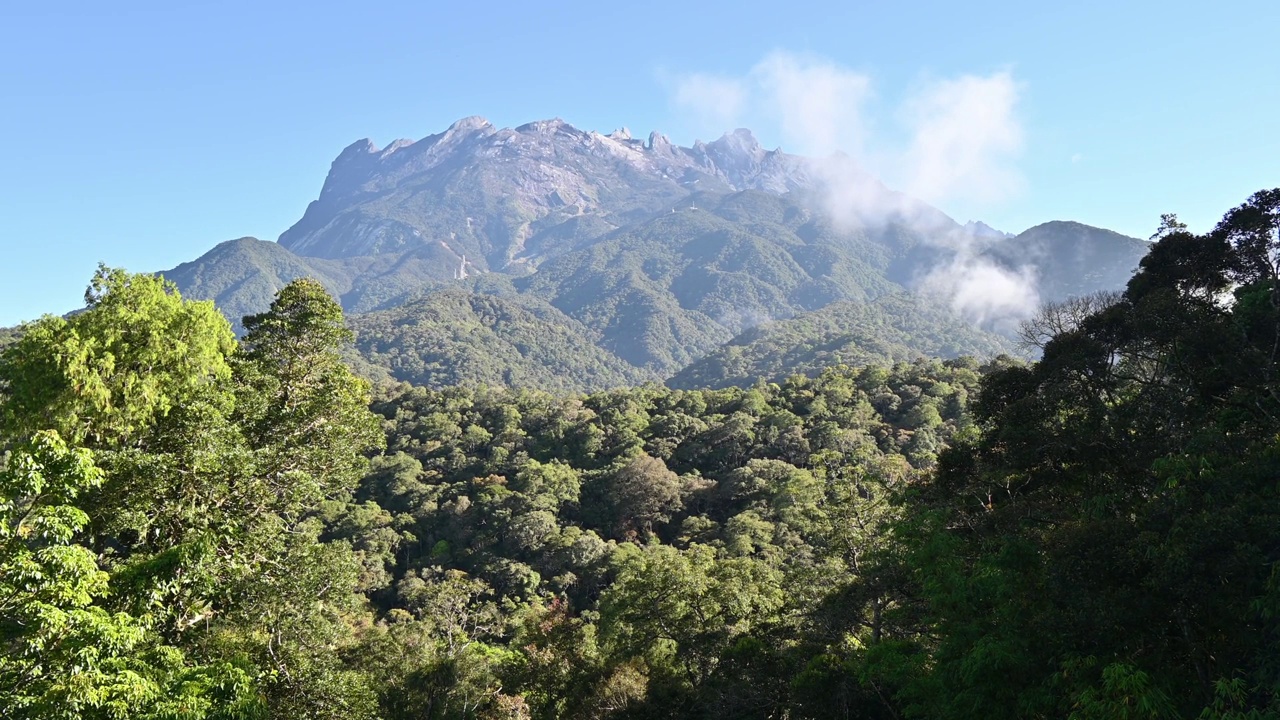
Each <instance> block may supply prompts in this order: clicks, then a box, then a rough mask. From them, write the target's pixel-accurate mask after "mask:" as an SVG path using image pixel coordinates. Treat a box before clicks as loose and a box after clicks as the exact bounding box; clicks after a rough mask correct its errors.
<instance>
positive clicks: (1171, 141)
mask: <svg viewBox="0 0 1280 720" xmlns="http://www.w3.org/2000/svg"><path fill="white" fill-rule="evenodd" d="M889 5H892V6H893V7H889ZM1118 6H1119V7H1118ZM779 57H781V58H784V59H788V60H789V61H793V62H798V63H800V64H801V65H802V66H803V67H805V68H809V69H813V68H818V69H823V68H825V69H828V70H831V71H832V72H834V73H836V74H837V75H840V76H841V77H846V76H847V77H851V78H860V79H862V80H865V85H866V87H865V88H864V89H865V93H864V95H863V96H861V99H860V100H859V104H858V107H857V109H856V118H855V119H856V122H857V123H859V124H860V125H862V126H864V129H867V132H866V133H864V135H865V137H864V141H863V146H862V147H861V148H860V150H859V152H864V153H866V155H867V158H868V164H869V165H870V166H872V167H873V169H876V170H877V171H883V172H884V174H886V175H890V176H893V175H894V172H895V170H896V169H897V168H896V159H898V158H903V157H906V155H905V154H904V153H906V152H907V150H906V148H907V147H908V145H909V144H910V132H911V128H912V127H916V128H917V130H918V128H919V126H920V125H919V123H918V122H916V121H917V120H918V117H917V116H916V115H913V113H916V111H917V110H918V109H919V106H920V98H922V97H925V98H929V97H934V96H935V95H936V93H934V94H933V95H931V94H930V93H932V92H933V91H935V90H937V89H938V88H946V87H952V86H951V85H948V83H953V82H957V81H958V79H961V78H966V77H968V78H976V79H991V78H1000V79H1002V81H1003V82H1004V85H1003V86H1002V87H1004V88H1005V89H1006V90H1009V91H1010V92H1012V95H1009V94H1006V95H1003V96H1001V97H1002V98H1003V100H1005V101H1007V107H1005V108H1004V110H1005V111H1006V112H1005V113H1004V115H1002V116H1001V117H1000V118H997V119H998V120H999V121H1000V123H1003V124H999V123H998V124H997V126H996V127H997V130H998V133H997V134H1000V133H1003V132H1005V131H1006V130H1010V129H1012V130H1013V131H1016V133H1017V135H1018V137H1019V138H1020V141H1019V142H1017V143H1016V144H1015V145H1016V146H1005V147H1001V148H996V155H998V157H996V158H994V160H992V162H994V163H995V169H996V170H999V171H1000V173H1002V176H1003V177H1005V178H1006V179H1011V180H1012V182H1010V183H1006V185H1007V187H1004V188H1003V189H1002V190H1001V191H1000V192H998V193H992V194H990V195H987V196H982V197H972V196H966V195H965V194H963V193H960V194H955V193H952V194H948V193H946V192H942V193H940V194H939V196H938V197H930V198H928V199H930V200H932V201H934V202H936V203H937V204H938V205H939V207H941V208H942V209H943V210H944V211H946V212H948V213H949V214H951V215H952V216H953V217H956V218H957V219H958V220H960V221H962V222H963V221H964V220H967V219H970V218H980V219H983V220H986V221H987V222H989V223H990V224H992V225H994V226H996V227H1000V228H1001V229H1005V230H1011V231H1020V230H1023V229H1025V228H1026V227H1029V226H1031V225H1034V224H1037V223H1039V222H1043V221H1046V220H1051V219H1074V220H1079V221H1081V222H1085V223H1089V224H1092V225H1098V226H1103V227H1109V228H1112V229H1115V230H1118V231H1121V232H1125V233H1128V234H1132V235H1138V236H1142V237H1145V236H1147V235H1149V234H1150V233H1151V232H1152V231H1153V230H1154V227H1155V226H1156V224H1157V222H1158V219H1159V215H1160V213H1162V212H1176V213H1178V214H1179V215H1180V216H1181V217H1182V218H1183V220H1184V221H1186V222H1188V223H1190V224H1191V226H1192V228H1193V229H1207V228H1208V227H1209V226H1211V225H1212V223H1213V222H1214V221H1215V220H1216V219H1217V218H1218V217H1220V216H1221V214H1222V212H1223V211H1225V210H1226V209H1228V208H1230V207H1232V206H1234V205H1236V204H1239V203H1240V202H1241V201H1243V200H1244V199H1245V197H1247V196H1248V195H1249V194H1250V193H1252V192H1253V191H1255V190H1258V189H1261V188H1263V187H1274V186H1277V185H1280V139H1278V138H1280V133H1277V129H1278V128H1280V82H1277V79H1276V73H1277V70H1278V69H1280V3H1277V2H1275V1H1274V0H1268V1H1262V0H1258V1H1256V2H1254V1H1245V0H1237V1H1231V0H1224V1H1222V2H1218V3H1190V2H1184V3H1179V2H1170V1H1168V0H1165V1H1163V2H1127V3H1117V2H1115V0H1112V1H1111V2H1105V3H1104V2H1075V3H1056V4H1049V3H1027V2H982V1H979V0H971V1H970V2H965V3H951V2H916V3H909V2H903V3H883V2H875V3H870V2H866V3H864V2H848V1H845V2H805V1H804V0H789V1H788V2H785V3H780V2H776V0H774V1H772V2H736V3H732V4H730V3H716V4H714V5H713V4H710V3H702V4H698V3H689V2H663V1H658V2H649V3H642V4H621V3H598V2H593V3H571V2H559V3H531V2H527V1H521V2H512V3H506V2H496V3H487V4H466V3H431V2H422V1H421V0H420V1H419V2H365V3H361V4H360V6H359V7H357V5H356V4H355V3H332V2H325V1H324V0H312V1H311V2H306V3H300V2H298V3H294V2H289V3H286V2H264V1H262V0H259V1H257V2H240V1H237V0H229V1H220V2H213V1H210V0H195V1H191V2H178V3H175V2H172V0H169V1H167V2H150V1H147V2H131V1H130V0H121V1H120V2H117V3H97V2H61V1H59V0H40V1H38V2H35V1H30V0H26V1H24V0H10V1H9V2H6V3H4V4H3V6H2V7H0V92H2V93H3V103H2V104H0V137H3V142H4V143H5V148H4V149H3V151H0V152H2V157H3V161H0V250H2V251H3V254H2V255H0V258H2V259H0V325H9V324H13V323H15V322H17V321H19V320H23V319H31V318H34V317H37V316H39V315H40V314H42V313H44V312H63V311H66V310H69V309H72V308H74V307H75V306H77V304H78V302H79V298H80V295H81V293H82V291H83V288H84V285H85V283H86V281H87V280H88V278H89V275H90V274H91V273H92V271H93V268H94V266H95V265H96V263H97V262H98V261H100V260H101V261H105V262H106V263H108V264H110V265H116V266H124V267H127V268H129V269H131V270H160V269H165V268H168V267H171V266H173V265H176V264H177V263H180V262H183V261H186V260H190V259H193V258H195V257H197V256H199V255H200V254H201V253H203V252H204V251H205V250H207V249H208V248H210V247H212V246H213V245H214V244H216V243H217V242H220V241H222V240H227V239H231V238H235V237H241V236H244V235H254V236H257V237H261V238H266V239H274V238H275V237H276V236H277V235H278V234H279V233H280V232H281V231H283V230H284V229H285V228H286V227H288V226H289V225H290V224H292V223H293V222H294V221H295V220H296V219H297V218H298V217H300V216H301V214H302V211H303V209H304V208H305V207H306V204H307V202H308V201H310V200H311V199H313V198H314V197H315V196H316V195H317V193H318V192H319V189H320V185H321V183H322V182H323V180H324V175H325V173H326V171H327V170H328V166H329V163H330V162H331V161H332V159H333V158H334V157H335V156H336V155H337V153H338V152H339V151H340V150H341V149H342V148H343V147H345V146H346V145H348V144H349V143H351V142H352V141H354V140H356V139H359V138H363V137H370V138H372V139H373V140H374V141H375V142H377V143H378V144H380V145H384V144H386V143H388V142H390V141H391V140H393V139H395V138H398V137H410V138H419V137H423V136H425V135H429V134H431V133H434V132H438V131H440V130H441V129H443V128H444V127H446V126H447V125H448V124H449V123H451V122H453V121H454V120H456V119H458V118H460V117H463V116H467V115H483V116H485V117H487V118H489V119H490V120H492V121H493V122H494V123H496V124H498V125H515V124H519V123H523V122H527V121H529V120H533V119H540V118H547V117H553V116H559V117H562V118H564V119H566V120H568V121H569V122H571V123H573V124H575V125H577V126H579V127H582V128H584V129H595V130H600V131H603V132H608V131H610V130H613V129H614V128H616V127H620V126H623V125H625V126H628V127H630V128H631V129H632V131H633V132H635V133H637V134H639V133H641V132H647V131H648V130H650V129H659V130H662V131H664V132H666V133H667V134H668V135H670V136H671V138H672V139H673V140H675V141H677V142H680V143H682V144H687V143H689V142H691V141H692V140H693V139H694V137H695V136H701V137H704V138H708V136H710V135H718V134H719V133H718V132H716V131H713V130H710V129H709V123H710V122H712V121H714V120H716V119H721V120H725V121H730V120H733V121H738V120H742V121H749V120H752V119H753V118H757V115H753V114H752V113H751V112H750V110H749V109H746V110H743V111H742V112H741V113H739V114H737V116H734V117H731V115H732V114H730V113H725V115H724V117H723V118H717V117H715V116H714V114H713V115H712V116H708V115H707V113H706V112H701V111H699V109H698V108H697V107H694V106H693V105H691V104H690V103H689V102H686V100H687V99H688V98H687V97H684V98H683V99H682V97H683V96H682V95H681V93H680V91H681V89H682V88H686V89H687V88H689V87H692V86H691V85H690V84H689V80H690V78H711V79H714V80H716V81H717V82H720V83H721V84H722V85H723V84H726V83H727V84H728V85H730V86H733V87H739V88H741V87H746V88H748V91H747V92H748V94H750V93H751V92H754V91H752V90H750V87H751V85H752V83H756V84H757V85H758V84H759V83H760V82H761V80H760V79H761V77H762V75H761V70H760V69H761V68H762V67H767V65H768V63H769V62H770V58H772V59H774V60H776V59H777V58H779ZM694 86H696V83H695V84H694ZM757 100H760V101H762V102H767V98H763V99H761V98H757ZM759 104H760V103H759V102H758V103H757V105H759ZM695 105H696V103H695ZM913 108H914V109H913ZM702 110H704V111H705V110H706V108H703V109H702ZM836 117H838V118H839V117H845V116H844V115H837V116H836ZM913 118H915V119H913ZM758 119H760V121H761V122H760V126H759V127H755V128H754V129H756V130H757V134H758V135H759V136H760V139H761V141H762V142H763V143H764V144H765V145H766V146H768V147H774V146H779V145H781V146H783V147H784V149H789V150H790V149H801V148H798V147H797V145H804V144H805V139H804V138H802V137H798V136H797V130H796V128H795V127H792V128H791V129H790V130H788V129H787V128H786V127H783V124H782V123H781V122H780V121H778V118H773V119H772V120H773V122H771V120H770V118H769V117H766V116H764V115H759V117H758ZM913 122H915V123H916V124H915V125H912V123H913ZM926 127H927V126H926ZM721 129H729V128H727V127H726V128H721ZM803 129H804V128H803V127H802V128H801V131H803ZM708 139H709V138H708ZM988 139H991V138H988Z"/></svg>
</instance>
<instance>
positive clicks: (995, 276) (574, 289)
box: [164, 117, 1147, 390]
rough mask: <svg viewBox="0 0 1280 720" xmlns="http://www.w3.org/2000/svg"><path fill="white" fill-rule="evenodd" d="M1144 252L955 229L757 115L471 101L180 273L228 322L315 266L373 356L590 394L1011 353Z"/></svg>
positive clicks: (1071, 228) (455, 377) (1061, 233)
mask: <svg viewBox="0 0 1280 720" xmlns="http://www.w3.org/2000/svg"><path fill="white" fill-rule="evenodd" d="M851 192H852V193H854V195H851ZM1146 247H1147V244H1146V243H1145V242H1142V241H1139V240H1136V239H1133V238H1126V237H1123V236H1120V235H1117V234H1115V233H1111V232H1108V231H1105V230H1100V229H1097V228H1090V227H1087V226H1084V225H1080V224H1077V223H1069V222H1049V223H1045V224H1043V225H1040V226H1037V227H1035V228H1032V229H1030V230H1028V231H1026V232H1024V233H1022V234H1021V235H1018V236H1011V235H1009V234H1006V233H1002V232H999V231H996V230H993V229H991V228H989V227H987V226H986V225H984V224H982V223H975V222H970V223H968V224H967V225H963V226H962V225H960V224H958V223H956V222H955V221H953V220H952V219H951V218H949V217H947V216H946V215H945V214H944V213H942V212H941V211H939V210H937V209H936V208H934V207H931V206H930V205H928V204H926V203H924V202H922V201H919V200H917V199H914V198H912V197H910V196H908V195H905V194H903V193H900V192H895V191H892V190H890V189H888V188H886V187H885V186H884V185H883V184H881V183H880V182H879V181H877V180H876V179H875V178H873V177H871V176H869V175H868V174H866V173H865V171H863V170H862V169H861V168H859V167H858V166H857V165H856V164H855V163H854V162H853V161H852V160H851V159H849V158H847V157H844V156H839V155H836V156H832V157H825V158H808V157H801V156H796V155H791V154H787V153H784V152H782V151H780V150H766V149H764V148H762V147H761V146H760V144H759V143H758V142H757V141H756V139H755V137H754V136H753V135H752V133H751V132H750V131H749V130H747V129H738V130H735V131H732V132H729V133H726V134H725V135H724V136H723V137H721V138H720V139H718V140H715V141H713V142H709V143H703V142H696V143H694V145H693V146H692V147H679V146H676V145H674V144H672V143H671V142H670V141H668V140H667V139H666V137H664V136H663V135H662V134H660V133H657V132H653V133H650V134H649V135H648V136H647V137H646V138H644V139H640V138H634V137H632V136H631V135H630V133H629V132H628V131H626V130H625V129H624V130H619V131H616V132H613V133H610V134H607V135H605V134H601V133H598V132H590V131H584V130H580V129H578V128H575V127H573V126H571V125H569V124H568V123H565V122H563V121H561V120H544V121H537V122H532V123H528V124H526V125H521V126H519V127H517V128H514V129H507V128H497V127H494V126H493V125H492V124H490V123H489V122H488V121H486V120H484V119H482V118H478V117H470V118H464V119H462V120H459V121H458V122H456V123H454V124H453V125H451V126H450V127H449V128H448V129H446V130H445V131H443V132H441V133H438V134H434V135H431V136H428V137H426V138H423V139H421V140H418V141H409V140H397V141H395V142H392V143H390V144H389V145H388V146H387V147H385V148H379V147H377V146H376V145H374V144H373V143H372V142H371V141H369V140H362V141H359V142H356V143H354V144H352V145H351V146H349V147H347V148H346V149H345V150H343V151H342V152H341V153H340V154H339V155H338V157H337V158H336V159H335V160H334V162H333V165H332V167H331V169H330V172H329V175H328V177H327V178H326V179H325V182H324V185H323V188H322V190H321V192H320V196H319V198H318V199H316V200H315V201H313V202H312V203H311V204H310V205H309V206H308V207H307V209H306V212H305V213H304V214H303V216H302V218H301V219H299V220H298V222H297V223H295V224H294V225H293V226H292V227H291V228H289V229H288V230H287V231H285V232H284V233H283V234H282V235H281V237H280V239H279V242H278V243H270V242H263V241H258V240H254V239H251V238H244V239H240V240H236V241H231V242H228V243H224V244H222V245H219V246H218V247H216V248H214V249H213V250H211V251H210V252H209V253H207V254H205V255H204V256H202V257H201V258H199V259H197V260H194V261H192V262H190V263H186V264H183V265H180V266H178V267H176V268H174V269H173V270H170V271H167V272H165V273H164V275H165V276H166V277H167V278H169V279H171V280H173V281H175V282H176V283H177V284H178V286H179V288H180V289H181V290H182V291H183V293H184V295H185V296H188V297H193V298H207V299H212V300H214V301H215V302H216V303H217V304H218V306H219V307H220V308H221V309H222V311H223V312H224V313H225V314H226V315H227V316H228V318H230V319H232V321H233V322H238V319H239V318H240V317H242V316H244V315H246V314H251V313H255V312H260V311H262V310H263V309H264V308H265V307H266V306H267V304H268V303H269V302H270V300H271V298H272V297H273V295H274V293H275V291H276V290H277V289H279V288H280V287H282V286H283V285H284V284H285V283H287V282H288V281H290V280H292V279H294V278H298V277H306V276H310V277H315V278H317V279H318V280H320V281H321V282H322V283H324V285H325V287H326V288H328V289H329V291H330V292H332V293H333V294H334V295H335V297H338V298H339V299H340V301H341V302H342V304H343V306H344V309H345V310H346V311H347V312H348V313H349V323H350V325H351V327H352V328H353V329H354V330H355V331H356V347H357V349H358V350H359V352H360V354H361V355H362V356H363V358H364V359H365V360H366V361H368V362H369V363H370V366H371V367H380V368H383V369H384V370H386V371H389V372H390V374H391V375H392V376H393V377H396V378H398V379H401V380H406V381H411V382H414V383H418V384H424V385H427V386H432V387H440V386H445V385H452V384H456V383H459V382H481V383H492V384H506V385H515V386H534V387H543V388H549V389H566V390H584V389H586V390H590V389H598V388H603V387H612V386H617V385H624V384H633V383H636V382H640V381H645V380H663V379H665V378H669V377H672V376H673V375H676V374H677V373H682V374H681V375H680V376H678V377H682V378H692V377H696V378H698V380H697V382H698V383H700V384H703V385H708V386H718V385H722V384H726V383H747V384H750V383H751V382H754V381H755V380H757V379H761V378H764V379H780V378H781V377H784V376H786V375H788V374H790V373H792V372H807V373H813V372H817V371H819V370H820V369H821V368H822V367H823V366H826V365H829V364H833V363H838V362H859V363H860V362H866V361H870V360H899V359H908V358H911V357H918V356H921V355H930V356H944V357H954V356H958V355H962V354H972V355H978V356H982V357H990V356H994V355H996V354H998V353H1001V352H1009V351H1011V350H1012V345H1011V343H1010V342H1009V341H1008V340H1007V339H1006V337H1007V335H1008V334H1009V332H1010V331H1011V329H1012V328H1013V326H1014V325H1016V323H1017V322H1018V321H1019V320H1021V319H1023V318H1025V317H1026V316H1028V315H1029V314H1030V313H1031V312H1032V311H1034V309H1035V307H1036V306H1037V305H1038V304H1039V303H1041V302H1049V301H1056V300H1061V299H1064V298H1066V297H1069V296H1073V295H1081V294H1086V293H1089V292H1092V291H1095V290H1115V289H1118V288H1120V287H1122V286H1123V284H1124V282H1125V281H1126V280H1127V278H1128V277H1129V275H1130V274H1131V273H1132V271H1133V270H1134V268H1135V267H1136V266H1137V263H1138V260H1139V259H1140V258H1141V256H1142V254H1143V253H1144V252H1145V251H1146ZM762 325H763V326H764V327H762V328H760V331H759V332H758V331H757V330H756V328H757V326H762ZM1002 333H1003V335H1002ZM582 340H587V341H588V342H582ZM730 357H731V358H732V360H730V359H729V358H730ZM704 359H705V360H706V362H707V363H710V364H709V365H707V364H705V363H704V364H703V365H701V366H698V367H694V364H695V363H698V362H700V361H703V360H704ZM673 382H680V383H683V382H686V381H685V380H673Z"/></svg>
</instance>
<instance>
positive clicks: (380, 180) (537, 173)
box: [280, 117, 814, 279]
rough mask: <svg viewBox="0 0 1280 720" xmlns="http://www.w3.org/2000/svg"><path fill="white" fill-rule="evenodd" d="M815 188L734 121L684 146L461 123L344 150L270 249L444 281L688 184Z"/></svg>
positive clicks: (530, 259)
mask: <svg viewBox="0 0 1280 720" xmlns="http://www.w3.org/2000/svg"><path fill="white" fill-rule="evenodd" d="M813 182H814V181H813V175H812V171H811V168H810V166H809V162H808V161H807V160H806V159H804V158H800V157H797V156H794V155H787V154H785V153H782V152H780V151H777V150H773V151H769V150H765V149H763V148H762V147H760V144H759V142H757V141H756V139H755V137H754V136H752V134H751V132H750V131H749V130H745V129H740V130H735V131H734V132H732V133H728V134H726V135H725V136H724V137H722V138H720V139H719V140H716V141H714V142H711V143H702V142H698V143H696V144H695V145H694V146H693V147H692V148H685V147H679V146H676V145H674V144H672V143H671V142H670V141H669V140H668V139H667V138H666V137H665V136H663V135H661V134H659V133H656V132H654V133H651V134H650V135H649V137H648V140H638V139H635V138H632V137H631V135H630V133H629V132H625V131H618V132H614V133H611V134H609V135H602V134H600V133H597V132H587V131H583V130H579V129H577V128H575V127H573V126H572V125H569V124H568V123H566V122H564V121H563V120H559V119H555V120H540V121H537V122H531V123H528V124H525V125H521V126H519V127H517V128H514V129H511V128H497V127H494V126H493V125H492V124H491V123H490V122H489V121H488V120H485V119H484V118H480V117H469V118H464V119H462V120H459V121H458V122H456V123H454V124H453V125H451V126H450V127H449V128H448V129H447V130H445V131H444V132H442V133H439V134H437V135H431V136H428V137H426V138H423V139H422V140H418V141H411V140H397V141H395V142H393V143H391V144H390V145H388V146H387V147H386V148H384V149H379V148H378V147H377V146H376V145H374V144H373V143H372V142H371V141H369V140H361V141H359V142H356V143H354V144H352V145H351V146H349V147H347V148H346V149H345V150H343V151H342V153H341V154H340V155H339V156H338V158H337V159H336V160H334V162H333V166H332V168H331V169H330V171H329V176H328V178H326V179H325V183H324V188H323V189H322V190H321V192H320V197H319V198H318V199H317V200H315V201H314V202H312V203H311V204H310V206H308V208H307V211H306V213H305V214H304V215H303V217H302V219H301V220H299V221H298V222H297V223H296V224H295V225H294V226H293V227H291V228H289V229H288V230H287V231H285V233H284V234H282V235H281V236H280V244H281V245H283V246H284V247H286V248H288V249H289V250H291V251H293V252H294V253H296V254H299V255H308V256H312V257H325V258H336V257H355V256H364V255H376V254H380V253H401V252H406V251H414V252H416V253H418V254H419V255H421V256H424V257H431V258H434V259H436V260H438V262H436V263H433V264H434V265H437V266H438V268H439V270H438V272H439V275H440V277H441V279H448V278H451V277H453V276H454V275H456V274H458V273H459V269H465V270H469V271H472V272H474V271H493V270H504V269H505V270H510V269H512V267H511V266H513V265H519V264H524V263H535V264H536V262H537V261H538V260H540V259H542V258H543V257H545V255H546V254H547V251H548V250H551V249H552V248H548V247H547V246H548V245H549V244H555V243H556V242H558V241H561V240H563V239H564V237H565V236H566V235H569V236H572V235H574V234H575V232H573V228H572V227H568V228H566V227H563V226H564V225H565V224H566V223H574V224H587V225H590V226H592V227H593V228H594V227H599V226H600V225H601V224H604V225H608V226H612V227H618V226H621V225H624V224H626V223H628V222H630V221H632V220H634V219H635V218H636V217H638V216H640V215H644V214H649V213H652V212H654V211H657V210H660V209H662V208H663V207H666V206H670V207H672V208H674V207H675V206H676V205H678V204H680V203H682V202H683V203H685V204H686V205H687V204H688V200H687V198H688V197H689V195H690V193H691V192H694V191H703V192H732V191H739V190H749V189H752V190H764V191H768V192H774V193H782V192H787V191H791V190H798V189H804V188H809V187H812V185H813ZM557 228H558V229H559V230H558V231H557ZM464 256H465V261H464Z"/></svg>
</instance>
